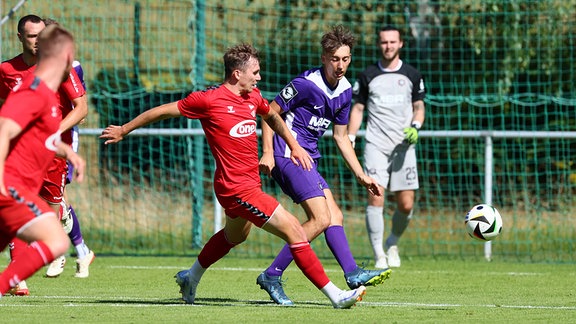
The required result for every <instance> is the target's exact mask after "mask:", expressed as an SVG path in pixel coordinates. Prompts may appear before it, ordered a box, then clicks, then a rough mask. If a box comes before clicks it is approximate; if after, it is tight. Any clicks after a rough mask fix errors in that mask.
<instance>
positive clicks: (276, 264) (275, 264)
mask: <svg viewBox="0 0 576 324" xmlns="http://www.w3.org/2000/svg"><path fill="white" fill-rule="evenodd" d="M292 260H294V258H293V257H292V252H290V245H288V244H285V245H284V246H283V247H282V250H280V253H278V255H277V256H276V258H275V259H274V261H272V263H271V264H270V266H269V267H268V269H266V274H267V275H269V276H281V275H282V273H283V272H284V270H286V268H288V266H289V265H290V263H292Z"/></svg>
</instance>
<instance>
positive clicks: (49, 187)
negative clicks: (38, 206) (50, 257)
mask: <svg viewBox="0 0 576 324" xmlns="http://www.w3.org/2000/svg"><path fill="white" fill-rule="evenodd" d="M66 163H67V162H66V160H65V159H63V158H58V157H56V158H54V159H53V160H52V162H51V163H50V165H49V167H48V170H47V171H46V174H45V175H44V179H43V180H44V181H43V183H42V188H40V194H39V195H40V198H42V199H44V201H46V202H47V203H48V204H49V205H50V207H51V209H52V210H53V211H54V213H55V215H56V219H57V220H58V221H60V215H61V214H60V203H61V202H62V200H63V197H64V183H65V181H66V173H67V164H66ZM65 264H66V256H65V255H64V253H63V254H61V255H59V257H58V258H56V259H55V260H54V261H53V262H52V263H51V264H50V265H49V266H48V268H47V269H46V277H48V278H55V277H58V276H59V275H60V274H61V273H62V272H63V271H64V265H65Z"/></svg>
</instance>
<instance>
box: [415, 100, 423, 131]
mask: <svg viewBox="0 0 576 324" xmlns="http://www.w3.org/2000/svg"><path fill="white" fill-rule="evenodd" d="M412 110H413V111H414V116H413V117H412V124H414V123H417V124H418V126H420V127H422V125H423V124H424V118H425V117H426V109H425V107H424V100H417V101H414V102H413V103H412ZM420 127H418V128H420Z"/></svg>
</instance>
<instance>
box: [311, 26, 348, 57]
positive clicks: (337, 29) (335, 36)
mask: <svg viewBox="0 0 576 324" xmlns="http://www.w3.org/2000/svg"><path fill="white" fill-rule="evenodd" d="M355 43H356V38H355V37H354V35H353V34H352V33H351V32H350V31H349V30H348V29H347V28H346V27H344V26H342V25H336V26H334V27H332V30H330V31H329V32H327V33H326V34H324V35H323V36H322V40H321V41H320V44H321V45H322V54H333V53H334V52H336V51H337V50H338V49H339V48H340V47H342V46H344V45H346V46H348V47H350V52H352V48H353V47H354V44H355Z"/></svg>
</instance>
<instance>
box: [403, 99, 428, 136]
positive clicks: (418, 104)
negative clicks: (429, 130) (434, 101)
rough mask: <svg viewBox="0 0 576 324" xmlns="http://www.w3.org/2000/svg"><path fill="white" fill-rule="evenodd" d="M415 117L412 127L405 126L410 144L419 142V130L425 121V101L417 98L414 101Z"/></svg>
mask: <svg viewBox="0 0 576 324" xmlns="http://www.w3.org/2000/svg"><path fill="white" fill-rule="evenodd" d="M412 111H413V117H412V122H411V123H410V127H406V128H404V134H406V138H405V141H407V142H408V143H410V144H416V143H418V131H419V130H420V128H421V127H422V124H423V123H424V114H425V110H424V101H423V100H416V101H414V102H413V103H412Z"/></svg>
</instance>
